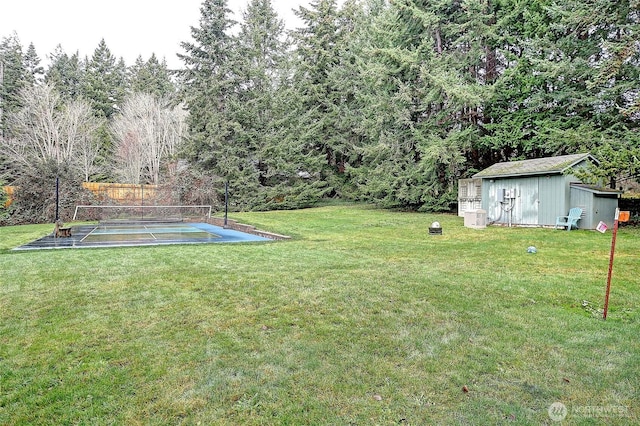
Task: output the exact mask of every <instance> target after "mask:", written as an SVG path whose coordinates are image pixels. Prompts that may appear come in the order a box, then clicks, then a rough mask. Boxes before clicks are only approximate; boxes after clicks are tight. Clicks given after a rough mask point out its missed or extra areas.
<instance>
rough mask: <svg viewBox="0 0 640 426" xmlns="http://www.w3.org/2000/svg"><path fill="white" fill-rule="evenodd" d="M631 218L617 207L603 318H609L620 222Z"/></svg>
mask: <svg viewBox="0 0 640 426" xmlns="http://www.w3.org/2000/svg"><path fill="white" fill-rule="evenodd" d="M621 213H622V214H621ZM628 220H629V212H626V211H625V212H620V209H619V208H617V209H616V217H615V221H614V223H613V238H612V239H611V253H610V254H609V274H608V275H607V291H606V294H605V297H604V312H603V314H602V319H603V320H606V319H607V311H608V310H609V294H610V293H611V274H612V272H613V257H614V255H615V251H616V237H617V236H618V222H619V221H622V222H626V221H628Z"/></svg>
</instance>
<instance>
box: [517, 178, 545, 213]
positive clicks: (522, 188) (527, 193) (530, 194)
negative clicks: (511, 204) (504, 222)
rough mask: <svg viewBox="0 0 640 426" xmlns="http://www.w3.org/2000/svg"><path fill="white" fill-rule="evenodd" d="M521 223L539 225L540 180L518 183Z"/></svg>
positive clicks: (523, 180) (527, 180)
mask: <svg viewBox="0 0 640 426" xmlns="http://www.w3.org/2000/svg"><path fill="white" fill-rule="evenodd" d="M518 183H519V185H518V201H519V202H518V204H519V206H518V207H519V209H518V210H520V214H519V215H518V216H519V222H518V223H520V224H522V225H537V224H538V209H539V203H538V194H539V193H540V191H539V189H538V178H536V177H533V178H527V179H521V180H519V181H518Z"/></svg>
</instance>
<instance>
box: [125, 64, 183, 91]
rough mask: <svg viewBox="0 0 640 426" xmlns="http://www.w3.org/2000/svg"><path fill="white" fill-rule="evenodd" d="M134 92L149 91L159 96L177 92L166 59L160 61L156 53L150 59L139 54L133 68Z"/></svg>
mask: <svg viewBox="0 0 640 426" xmlns="http://www.w3.org/2000/svg"><path fill="white" fill-rule="evenodd" d="M130 88H131V91H132V92H139V93H149V94H152V95H155V96H157V97H166V96H169V95H172V94H173V93H174V92H175V87H174V84H173V82H172V81H171V77H170V72H169V69H168V68H167V63H166V61H164V60H163V61H162V62H159V61H158V59H157V58H156V55H155V54H152V55H151V57H150V58H149V60H148V61H146V62H145V61H144V60H143V59H142V56H138V58H137V59H136V62H135V64H134V65H133V67H132V68H131V83H130Z"/></svg>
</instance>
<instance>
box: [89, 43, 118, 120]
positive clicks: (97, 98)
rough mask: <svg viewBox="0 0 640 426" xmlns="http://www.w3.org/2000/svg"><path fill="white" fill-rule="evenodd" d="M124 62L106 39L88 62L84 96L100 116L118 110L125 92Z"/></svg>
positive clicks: (110, 114) (111, 113) (109, 115)
mask: <svg viewBox="0 0 640 426" xmlns="http://www.w3.org/2000/svg"><path fill="white" fill-rule="evenodd" d="M125 72H126V67H124V62H123V61H122V60H120V61H118V62H116V58H115V56H113V54H112V53H111V51H110V50H109V48H108V47H107V44H106V42H105V41H104V39H102V40H101V41H100V43H99V44H98V47H97V48H96V50H95V51H94V52H93V56H92V57H91V59H90V60H89V61H88V62H87V64H86V71H85V76H84V77H85V79H84V81H83V84H82V88H83V96H84V97H85V98H86V99H87V100H89V102H90V103H91V105H92V107H93V109H94V111H95V113H96V115H97V116H98V117H104V118H107V119H109V118H111V116H112V115H113V114H115V113H116V111H117V110H118V106H119V105H120V103H121V102H122V98H123V96H124V92H125V87H124V85H125V82H126V80H125V77H124V75H125Z"/></svg>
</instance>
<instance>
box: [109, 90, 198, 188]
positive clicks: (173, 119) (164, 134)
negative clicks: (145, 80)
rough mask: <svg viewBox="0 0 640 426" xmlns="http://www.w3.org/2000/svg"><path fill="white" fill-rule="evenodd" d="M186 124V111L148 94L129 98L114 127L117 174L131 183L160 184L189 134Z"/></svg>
mask: <svg viewBox="0 0 640 426" xmlns="http://www.w3.org/2000/svg"><path fill="white" fill-rule="evenodd" d="M185 123H186V112H185V111H184V110H183V108H181V107H170V106H169V105H168V102H167V101H166V100H164V99H158V98H156V97H155V96H153V95H151V94H148V93H133V94H131V95H129V96H128V97H127V98H126V99H125V101H124V103H123V105H122V112H121V113H120V114H119V115H118V116H117V117H116V118H115V119H114V121H113V123H112V126H111V128H112V131H113V134H114V136H115V161H116V166H115V168H116V170H115V171H116V173H117V174H118V175H119V176H120V178H121V179H123V180H124V181H125V182H127V183H136V184H137V183H152V184H156V183H158V182H159V180H160V170H161V167H162V166H163V165H164V164H165V162H168V161H169V160H171V159H172V157H173V156H174V155H175V153H176V150H177V147H178V145H179V144H180V142H181V141H182V138H183V137H184V135H185V132H186V124H185Z"/></svg>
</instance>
